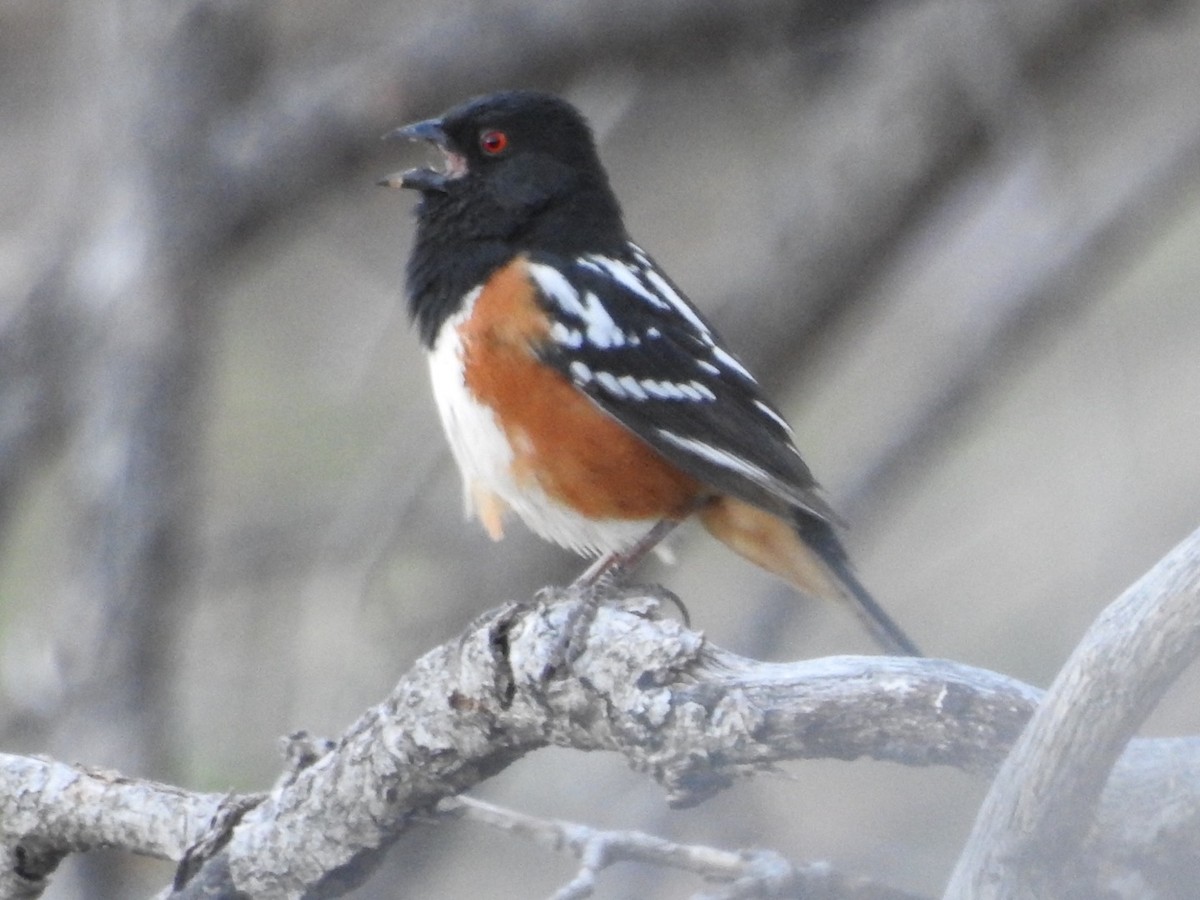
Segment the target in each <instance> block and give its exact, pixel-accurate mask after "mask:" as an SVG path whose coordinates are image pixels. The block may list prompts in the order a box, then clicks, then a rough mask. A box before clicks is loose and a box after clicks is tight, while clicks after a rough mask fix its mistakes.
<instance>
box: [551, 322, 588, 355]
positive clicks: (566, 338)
mask: <svg viewBox="0 0 1200 900" xmlns="http://www.w3.org/2000/svg"><path fill="white" fill-rule="evenodd" d="M550 337H551V338H552V339H553V340H554V341H556V342H557V343H559V344H562V345H563V346H564V347H570V348H572V349H574V350H578V349H579V348H580V347H582V346H583V332H582V331H580V330H579V329H578V328H568V327H567V326H566V325H564V324H563V323H562V322H555V323H554V324H553V325H551V326H550Z"/></svg>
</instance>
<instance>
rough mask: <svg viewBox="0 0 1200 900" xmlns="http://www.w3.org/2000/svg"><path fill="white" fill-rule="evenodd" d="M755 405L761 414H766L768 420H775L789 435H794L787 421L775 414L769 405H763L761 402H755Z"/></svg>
mask: <svg viewBox="0 0 1200 900" xmlns="http://www.w3.org/2000/svg"><path fill="white" fill-rule="evenodd" d="M754 405H755V406H756V407H758V411H759V412H761V413H763V414H765V415H766V416H767V417H768V418H771V419H774V420H775V422H776V424H778V425H779V427H780V428H782V429H783V430H784V431H786V432H787V433H788V434H791V433H792V426H791V425H789V424H788V423H787V420H785V419H784V418H783V416H781V415H780V414H779V413H777V412H775V410H773V409H771V407H769V406H767V404H765V403H763V402H762V401H761V400H755V401H754Z"/></svg>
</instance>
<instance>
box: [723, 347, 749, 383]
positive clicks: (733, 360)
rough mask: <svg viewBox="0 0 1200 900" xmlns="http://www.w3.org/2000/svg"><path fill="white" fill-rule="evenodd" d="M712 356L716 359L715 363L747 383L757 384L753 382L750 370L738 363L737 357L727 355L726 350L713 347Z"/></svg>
mask: <svg viewBox="0 0 1200 900" xmlns="http://www.w3.org/2000/svg"><path fill="white" fill-rule="evenodd" d="M712 355H713V356H714V357H715V358H716V360H717V362H719V363H720V364H721V365H723V366H724V367H725V368H727V369H731V370H732V371H734V372H737V373H738V374H739V375H741V376H742V377H743V378H745V379H746V380H747V381H751V382H754V383H755V384H757V382H755V381H754V376H753V375H751V374H750V370H749V369H747V368H746V367H745V366H743V365H742V364H741V363H740V362H738V360H737V357H735V356H734V355H733V354H731V353H729V352H728V351H727V350H725V349H723V348H721V347H718V346H716V345H714V346H713V348H712Z"/></svg>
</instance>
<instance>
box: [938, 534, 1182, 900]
mask: <svg viewBox="0 0 1200 900" xmlns="http://www.w3.org/2000/svg"><path fill="white" fill-rule="evenodd" d="M1197 654H1200V530H1198V531H1196V532H1193V533H1192V535H1191V536H1189V537H1188V538H1187V539H1186V540H1184V541H1183V542H1182V543H1180V544H1179V545H1178V546H1177V547H1176V548H1175V549H1174V550H1172V551H1171V552H1170V553H1169V554H1168V555H1167V556H1166V557H1165V558H1164V559H1163V560H1162V561H1161V562H1159V563H1158V565H1156V566H1155V567H1154V568H1153V569H1151V570H1150V571H1149V572H1148V573H1147V574H1146V575H1144V576H1143V577H1142V578H1140V579H1139V580H1138V581H1137V582H1136V583H1135V584H1134V585H1133V586H1132V587H1130V588H1129V589H1128V590H1127V591H1126V592H1125V593H1124V594H1122V595H1121V597H1119V598H1118V599H1117V600H1116V602H1114V603H1113V604H1112V605H1111V606H1109V607H1108V609H1106V610H1105V611H1104V613H1103V614H1102V615H1101V616H1100V618H1099V620H1097V622H1096V623H1095V624H1094V625H1093V626H1092V628H1091V629H1090V630H1089V631H1088V633H1087V634H1086V635H1085V636H1084V639H1083V641H1082V642H1081V643H1080V644H1079V646H1078V647H1077V648H1076V650H1075V652H1074V653H1072V654H1071V658H1070V659H1069V660H1068V661H1067V664H1066V666H1064V668H1063V669H1062V671H1061V672H1060V673H1059V675H1058V677H1057V678H1055V680H1054V684H1053V685H1051V687H1050V690H1049V691H1048V692H1047V693H1046V696H1045V698H1044V699H1043V701H1042V703H1041V705H1040V706H1039V707H1038V710H1037V712H1036V713H1034V715H1033V718H1032V720H1031V721H1030V722H1029V725H1028V727H1027V728H1026V729H1025V731H1024V732H1023V733H1022V735H1021V738H1020V740H1019V741H1018V742H1017V744H1016V746H1015V747H1014V748H1013V751H1012V753H1011V754H1010V755H1009V757H1008V759H1007V760H1006V762H1005V763H1004V766H1003V767H1002V768H1001V770H1000V773H999V775H997V777H996V780H995V781H994V782H993V783H992V787H991V790H990V791H989V793H988V796H987V799H986V800H985V801H984V804H983V806H982V807H981V808H980V810H979V815H978V817H977V818H976V821H975V829H974V831H973V832H972V834H971V838H970V840H969V841H968V843H967V846H966V848H965V849H964V851H963V854H962V856H961V857H960V858H959V862H958V865H957V867H956V869H955V873H954V876H953V879H952V880H951V882H950V887H949V888H948V890H947V892H946V897H947V900H951V898H964V900H966V898H971V900H990V898H997V900H1000V898H1012V900H1024V898H1029V897H1042V896H1054V897H1066V896H1076V895H1077V894H1076V893H1075V891H1078V890H1082V891H1083V892H1084V893H1083V894H1082V895H1079V896H1094V894H1093V893H1092V890H1093V888H1092V886H1091V885H1092V882H1091V879H1090V878H1089V879H1081V878H1080V876H1079V874H1078V871H1077V869H1076V867H1075V863H1076V862H1077V859H1076V857H1077V854H1078V851H1079V848H1080V845H1081V843H1082V841H1083V840H1084V838H1085V836H1086V835H1087V833H1088V831H1089V829H1090V828H1091V827H1092V825H1093V822H1094V811H1095V809H1096V806H1097V804H1098V803H1099V801H1100V795H1101V791H1102V790H1103V788H1104V785H1105V782H1106V781H1107V780H1108V778H1109V772H1110V771H1111V770H1112V767H1113V764H1114V763H1115V762H1116V760H1117V758H1118V756H1119V755H1120V754H1121V752H1122V750H1123V749H1124V748H1125V746H1126V744H1128V742H1129V739H1130V737H1131V735H1132V734H1133V733H1134V731H1135V730H1136V729H1137V727H1138V726H1139V725H1140V724H1141V723H1142V721H1143V720H1144V719H1145V717H1146V716H1147V715H1148V714H1149V713H1150V711H1151V710H1152V709H1154V707H1155V706H1156V705H1157V703H1158V700H1159V698H1160V697H1161V696H1162V693H1163V692H1164V691H1165V690H1166V689H1167V687H1168V686H1169V685H1170V684H1171V683H1172V682H1173V681H1174V680H1175V679H1176V678H1177V677H1178V675H1179V674H1180V672H1182V671H1183V669H1184V668H1185V667H1186V666H1187V665H1188V664H1189V663H1191V662H1192V661H1193V660H1194V659H1195V658H1196V656H1197Z"/></svg>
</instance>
